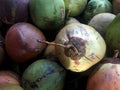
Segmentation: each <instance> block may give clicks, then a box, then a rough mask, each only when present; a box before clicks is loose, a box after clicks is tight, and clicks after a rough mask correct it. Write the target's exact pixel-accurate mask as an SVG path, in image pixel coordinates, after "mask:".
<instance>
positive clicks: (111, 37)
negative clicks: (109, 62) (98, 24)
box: [105, 13, 120, 56]
mask: <svg viewBox="0 0 120 90" xmlns="http://www.w3.org/2000/svg"><path fill="white" fill-rule="evenodd" d="M105 41H106V44H107V47H108V50H109V54H113V53H114V50H116V49H117V50H119V51H120V13H119V14H118V15H117V16H116V17H115V19H114V20H113V21H112V23H111V24H110V25H109V26H108V28H107V30H106V35H105ZM119 56H120V55H119Z"/></svg>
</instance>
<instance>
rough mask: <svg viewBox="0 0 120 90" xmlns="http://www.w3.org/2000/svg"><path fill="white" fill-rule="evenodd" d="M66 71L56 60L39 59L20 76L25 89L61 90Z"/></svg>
mask: <svg viewBox="0 0 120 90" xmlns="http://www.w3.org/2000/svg"><path fill="white" fill-rule="evenodd" d="M65 76H66V71H65V70H64V68H62V67H61V66H60V65H58V64H57V63H56V62H54V61H51V60H47V59H41V60H37V61H35V62H33V63H32V64H31V65H29V66H28V68H27V69H26V70H25V72H24V73H23V76H22V82H23V83H22V84H23V87H24V89H25V90H62V88H63V85H64V79H65Z"/></svg>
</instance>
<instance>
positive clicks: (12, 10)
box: [0, 0, 29, 24]
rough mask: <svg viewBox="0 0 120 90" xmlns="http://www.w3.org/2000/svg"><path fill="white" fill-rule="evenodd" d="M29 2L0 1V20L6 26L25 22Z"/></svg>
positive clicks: (25, 0) (15, 0)
mask: <svg viewBox="0 0 120 90" xmlns="http://www.w3.org/2000/svg"><path fill="white" fill-rule="evenodd" d="M28 6H29V0H12V1H11V0H0V19H1V20H2V21H3V22H4V23H6V24H14V23H17V22H23V21H27V19H28V13H29V12H28Z"/></svg>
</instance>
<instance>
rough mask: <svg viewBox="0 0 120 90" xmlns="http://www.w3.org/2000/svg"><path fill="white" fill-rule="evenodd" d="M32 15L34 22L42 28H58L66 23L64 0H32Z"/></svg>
mask: <svg viewBox="0 0 120 90" xmlns="http://www.w3.org/2000/svg"><path fill="white" fill-rule="evenodd" d="M29 6H30V15H31V19H32V21H33V23H34V24H35V25H36V26H37V27H39V28H40V29H42V30H48V31H49V30H55V31H56V30H58V29H59V28H61V26H62V25H63V23H64V19H65V5H64V1H63V0H49V1H48V0H47V1H46V0H30V5H29Z"/></svg>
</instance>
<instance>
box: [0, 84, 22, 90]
mask: <svg viewBox="0 0 120 90" xmlns="http://www.w3.org/2000/svg"><path fill="white" fill-rule="evenodd" d="M0 90H24V89H23V88H22V87H21V86H20V85H16V84H6V85H3V86H0Z"/></svg>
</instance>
